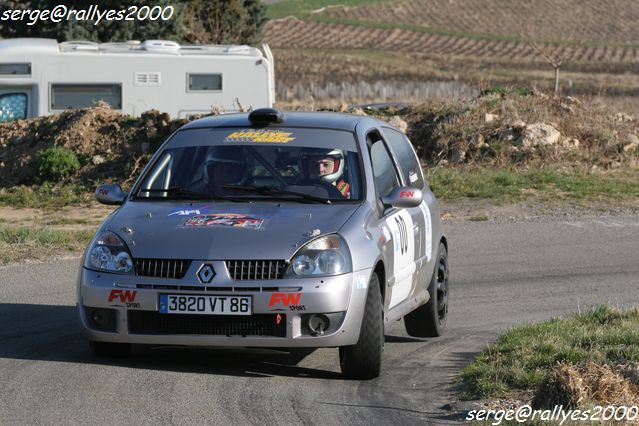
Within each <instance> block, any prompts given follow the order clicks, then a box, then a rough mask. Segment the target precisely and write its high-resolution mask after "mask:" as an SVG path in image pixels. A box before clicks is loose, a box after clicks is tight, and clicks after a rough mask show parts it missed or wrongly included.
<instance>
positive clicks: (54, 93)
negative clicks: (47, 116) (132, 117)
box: [51, 84, 122, 111]
mask: <svg viewBox="0 0 639 426" xmlns="http://www.w3.org/2000/svg"><path fill="white" fill-rule="evenodd" d="M98 101H103V102H106V103H108V104H109V105H111V108H113V109H122V85H120V84H52V85H51V110H52V111H55V110H64V109H74V108H91V107H93V106H95V104H96V103H97V102H98Z"/></svg>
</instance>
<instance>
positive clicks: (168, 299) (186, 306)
mask: <svg viewBox="0 0 639 426" xmlns="http://www.w3.org/2000/svg"><path fill="white" fill-rule="evenodd" d="M251 302H252V299H251V297H250V296H219V295H218V296H211V295H206V296H204V295H194V294H186V295H185V294H160V313H161V314H204V315H251V311H252V306H251V305H252V303H251Z"/></svg>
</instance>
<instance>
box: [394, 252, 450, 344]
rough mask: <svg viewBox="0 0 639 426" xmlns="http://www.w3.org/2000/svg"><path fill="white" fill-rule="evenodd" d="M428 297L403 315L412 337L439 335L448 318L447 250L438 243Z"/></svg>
mask: <svg viewBox="0 0 639 426" xmlns="http://www.w3.org/2000/svg"><path fill="white" fill-rule="evenodd" d="M428 293H429V294H430V299H428V302H427V303H426V304H425V305H422V306H420V307H419V308H417V309H415V310H414V311H413V312H411V313H410V314H408V315H406V316H405V317H404V326H405V327H406V332H407V333H408V334H409V335H410V336H413V337H439V336H441V335H442V334H444V329H445V328H446V321H447V319H448V297H449V292H448V252H447V251H446V246H445V245H444V244H443V243H439V250H438V251H437V260H436V262H435V270H434V271H433V276H432V277H431V279H430V283H429V284H428Z"/></svg>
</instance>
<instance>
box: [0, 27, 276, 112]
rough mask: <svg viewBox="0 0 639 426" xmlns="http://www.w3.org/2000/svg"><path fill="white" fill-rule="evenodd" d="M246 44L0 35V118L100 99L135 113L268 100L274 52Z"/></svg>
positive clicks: (245, 105)
mask: <svg viewBox="0 0 639 426" xmlns="http://www.w3.org/2000/svg"><path fill="white" fill-rule="evenodd" d="M263 50H264V54H262V52H261V51H260V50H259V49H257V48H254V47H249V46H216V45H198V46H186V45H185V46H180V45H179V44H178V43H175V42H172V41H164V40H149V41H146V42H144V43H140V42H126V43H102V44H98V43H91V42H86V41H69V42H64V43H58V42H57V41H56V40H52V39H38V38H21V39H20V38H18V39H8V40H1V41H0V122H4V121H9V120H15V119H22V118H29V117H36V116H41V115H48V114H52V113H55V112H60V111H63V110H65V109H75V108H86V107H91V106H93V105H95V103H96V102H98V101H104V102H106V103H108V104H109V105H111V107H112V108H113V109H115V110H119V111H122V112H123V113H125V114H132V115H135V116H139V115H140V114H141V113H143V112H144V111H147V110H150V109H157V110H159V111H160V112H168V113H169V114H170V115H171V117H177V118H183V117H189V116H192V115H197V114H206V113H209V112H211V110H212V109H220V110H221V111H226V112H231V111H238V110H240V109H245V110H247V109H251V108H252V109H255V108H260V107H270V106H273V102H274V100H275V88H274V84H275V78H274V67H273V55H272V54H271V51H270V49H269V48H268V46H267V45H266V44H265V45H263Z"/></svg>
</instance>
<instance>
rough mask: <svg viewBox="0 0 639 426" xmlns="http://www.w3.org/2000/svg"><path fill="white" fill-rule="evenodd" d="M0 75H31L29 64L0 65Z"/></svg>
mask: <svg viewBox="0 0 639 426" xmlns="http://www.w3.org/2000/svg"><path fill="white" fill-rule="evenodd" d="M0 75H3V76H7V75H18V76H23V75H31V64H29V63H26V64H0Z"/></svg>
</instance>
